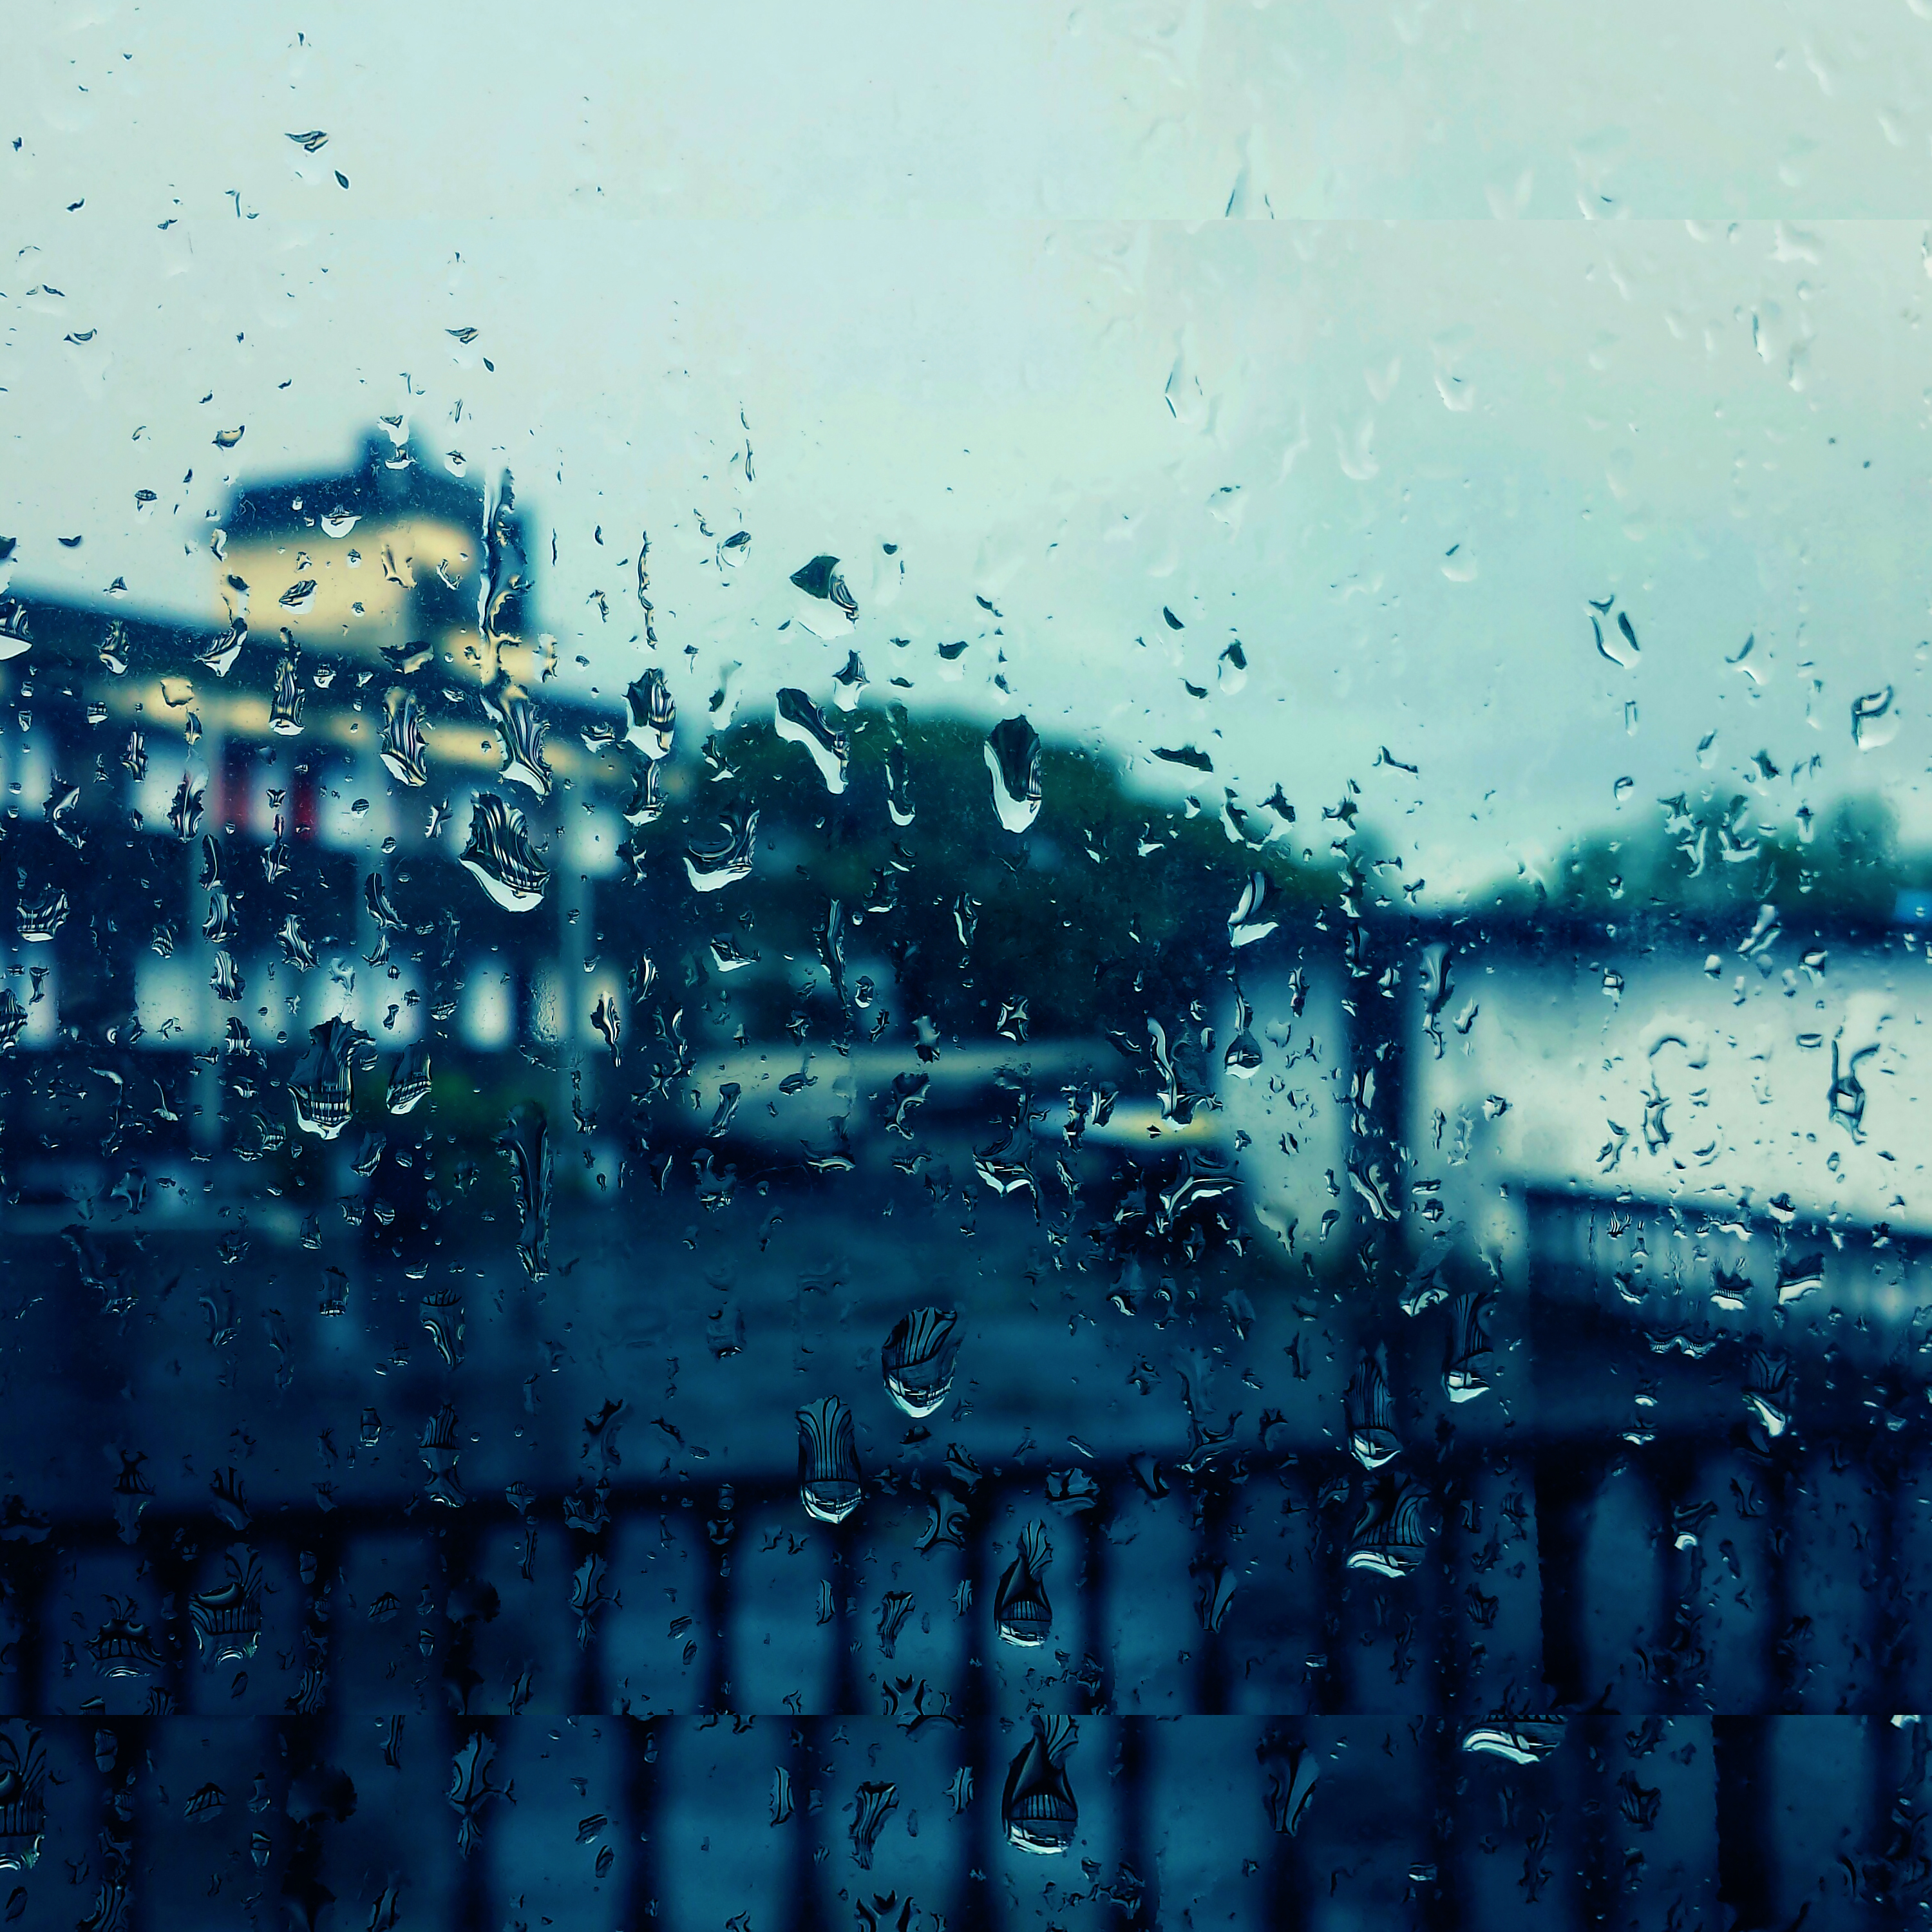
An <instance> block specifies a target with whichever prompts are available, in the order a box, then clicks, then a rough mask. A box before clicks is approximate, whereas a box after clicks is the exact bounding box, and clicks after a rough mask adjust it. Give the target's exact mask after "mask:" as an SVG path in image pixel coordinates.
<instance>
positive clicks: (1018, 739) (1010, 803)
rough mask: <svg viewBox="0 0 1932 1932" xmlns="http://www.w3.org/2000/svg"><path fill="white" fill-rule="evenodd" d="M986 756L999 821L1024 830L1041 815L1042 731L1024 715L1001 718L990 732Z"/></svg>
mask: <svg viewBox="0 0 1932 1932" xmlns="http://www.w3.org/2000/svg"><path fill="white" fill-rule="evenodd" d="M986 769H987V770H988V771H989V772H991V773H992V778H993V809H994V810H995V811H996V812H997V813H998V814H999V820H1000V823H1001V825H1003V826H1005V828H1006V829H1007V831H1009V832H1025V830H1027V829H1028V827H1030V826H1031V825H1032V823H1033V822H1034V820H1035V819H1036V818H1037V817H1039V816H1040V802H1041V792H1040V733H1038V732H1037V731H1036V730H1034V728H1033V727H1032V726H1031V724H1028V722H1027V721H1026V720H1025V718H1002V719H1001V721H1000V722H999V723H998V724H995V726H994V727H993V728H992V731H991V732H989V733H988V734H987V738H986Z"/></svg>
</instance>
